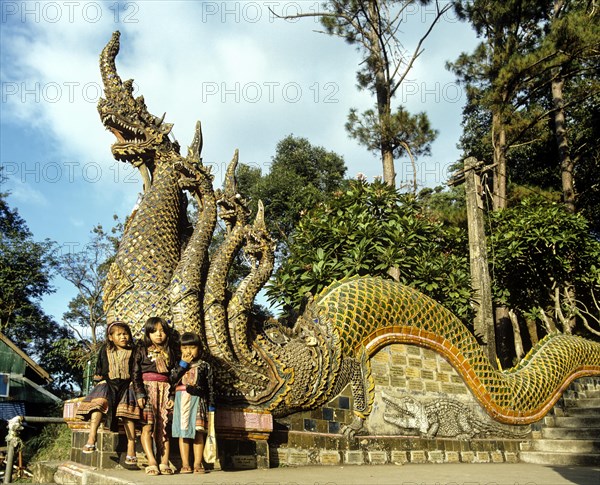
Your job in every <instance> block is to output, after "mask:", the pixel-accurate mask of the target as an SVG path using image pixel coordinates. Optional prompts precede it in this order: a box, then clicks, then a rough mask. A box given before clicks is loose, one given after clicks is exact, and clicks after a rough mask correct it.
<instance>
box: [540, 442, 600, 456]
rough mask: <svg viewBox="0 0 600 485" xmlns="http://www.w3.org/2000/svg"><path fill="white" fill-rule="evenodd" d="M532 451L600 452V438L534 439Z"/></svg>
mask: <svg viewBox="0 0 600 485" xmlns="http://www.w3.org/2000/svg"><path fill="white" fill-rule="evenodd" d="M531 451H556V452H559V453H600V439H597V440H594V439H590V440H583V439H541V440H533V442H532V450H531Z"/></svg>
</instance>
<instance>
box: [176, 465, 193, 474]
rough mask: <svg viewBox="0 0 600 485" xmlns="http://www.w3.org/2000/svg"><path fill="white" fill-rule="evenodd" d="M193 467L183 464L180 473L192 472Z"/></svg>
mask: <svg viewBox="0 0 600 485" xmlns="http://www.w3.org/2000/svg"><path fill="white" fill-rule="evenodd" d="M192 472H193V470H192V467H191V466H182V467H181V470H179V473H192Z"/></svg>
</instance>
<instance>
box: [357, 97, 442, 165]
mask: <svg viewBox="0 0 600 485" xmlns="http://www.w3.org/2000/svg"><path fill="white" fill-rule="evenodd" d="M346 130H347V131H348V133H349V134H350V136H351V137H352V138H355V139H356V140H358V142H359V143H360V144H361V145H364V146H365V147H367V149H369V150H370V151H372V152H374V153H375V154H379V153H380V152H381V147H382V145H384V144H388V145H389V146H390V148H391V150H392V152H393V155H394V158H400V157H401V156H402V155H403V154H404V153H407V154H409V155H410V156H411V159H412V157H417V156H421V155H431V143H432V142H433V141H434V140H435V138H436V136H437V134H438V132H437V130H434V129H433V128H431V124H430V122H429V118H428V117H427V114H426V113H425V112H421V113H417V114H416V115H412V114H410V113H409V112H408V111H407V110H406V109H405V108H404V107H403V106H400V107H398V109H397V110H396V112H395V113H390V114H389V115H387V114H379V113H377V112H376V110H373V109H369V110H366V111H364V112H363V113H362V114H360V115H359V114H358V112H357V110H356V109H351V110H350V114H349V115H348V122H347V123H346Z"/></svg>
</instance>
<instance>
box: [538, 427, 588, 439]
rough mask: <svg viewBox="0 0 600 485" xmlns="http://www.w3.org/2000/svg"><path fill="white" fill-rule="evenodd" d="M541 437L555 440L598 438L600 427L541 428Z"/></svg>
mask: <svg viewBox="0 0 600 485" xmlns="http://www.w3.org/2000/svg"><path fill="white" fill-rule="evenodd" d="M542 437H543V438H545V439H555V440H561V439H564V440H572V439H582V440H585V439H590V440H593V439H600V428H547V427H544V428H542Z"/></svg>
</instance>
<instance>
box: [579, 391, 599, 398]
mask: <svg viewBox="0 0 600 485" xmlns="http://www.w3.org/2000/svg"><path fill="white" fill-rule="evenodd" d="M579 395H580V397H585V398H592V399H595V398H600V389H586V390H585V391H581V392H580V393H579Z"/></svg>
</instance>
